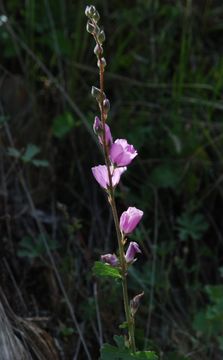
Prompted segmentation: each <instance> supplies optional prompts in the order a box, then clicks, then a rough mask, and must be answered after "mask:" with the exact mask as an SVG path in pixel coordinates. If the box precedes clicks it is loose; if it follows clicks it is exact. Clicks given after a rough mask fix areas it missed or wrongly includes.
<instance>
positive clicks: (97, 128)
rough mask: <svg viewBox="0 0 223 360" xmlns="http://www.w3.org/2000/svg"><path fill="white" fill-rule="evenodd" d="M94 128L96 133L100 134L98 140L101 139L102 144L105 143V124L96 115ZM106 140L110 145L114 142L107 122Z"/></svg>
mask: <svg viewBox="0 0 223 360" xmlns="http://www.w3.org/2000/svg"><path fill="white" fill-rule="evenodd" d="M93 130H94V132H95V134H96V135H98V140H99V142H100V144H103V125H102V122H101V120H100V119H99V117H98V116H95V119H94V125H93ZM105 141H106V144H107V145H108V146H109V147H110V146H111V145H112V143H113V139H112V135H111V130H110V127H109V126H108V125H107V124H105Z"/></svg>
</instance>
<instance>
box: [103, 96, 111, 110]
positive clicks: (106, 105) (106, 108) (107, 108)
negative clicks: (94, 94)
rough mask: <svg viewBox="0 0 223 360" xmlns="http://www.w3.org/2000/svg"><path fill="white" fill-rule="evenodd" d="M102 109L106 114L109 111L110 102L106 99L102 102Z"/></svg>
mask: <svg viewBox="0 0 223 360" xmlns="http://www.w3.org/2000/svg"><path fill="white" fill-rule="evenodd" d="M103 108H104V111H105V113H106V114H107V113H108V112H109V110H110V101H109V100H108V99H105V100H104V101H103Z"/></svg>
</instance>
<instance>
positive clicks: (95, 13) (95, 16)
mask: <svg viewBox="0 0 223 360" xmlns="http://www.w3.org/2000/svg"><path fill="white" fill-rule="evenodd" d="M92 19H93V20H94V21H95V22H96V23H97V22H98V20H99V19H100V15H99V12H98V11H97V10H96V9H95V12H94V14H93V15H92Z"/></svg>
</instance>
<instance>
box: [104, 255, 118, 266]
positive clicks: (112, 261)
mask: <svg viewBox="0 0 223 360" xmlns="http://www.w3.org/2000/svg"><path fill="white" fill-rule="evenodd" d="M101 261H103V262H105V263H106V264H109V265H111V266H117V265H118V264H119V261H118V258H117V256H116V255H115V254H105V255H101Z"/></svg>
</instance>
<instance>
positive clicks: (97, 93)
mask: <svg viewBox="0 0 223 360" xmlns="http://www.w3.org/2000/svg"><path fill="white" fill-rule="evenodd" d="M91 95H92V96H93V97H94V98H95V99H96V100H97V101H98V102H99V101H101V100H104V99H105V93H104V92H103V93H102V92H101V90H100V89H98V88H97V87H95V86H92V88H91Z"/></svg>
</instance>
